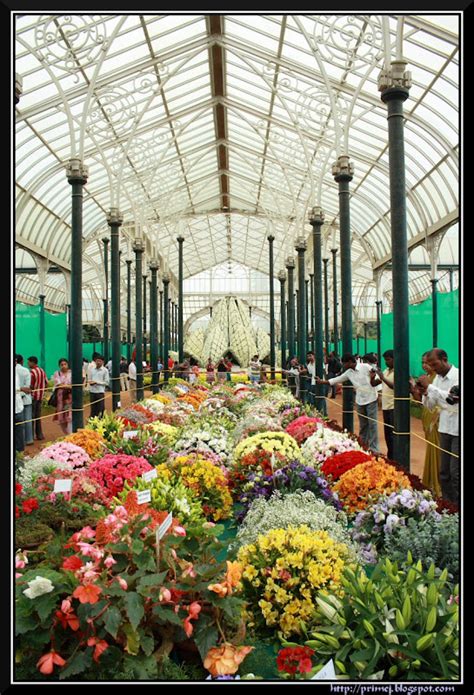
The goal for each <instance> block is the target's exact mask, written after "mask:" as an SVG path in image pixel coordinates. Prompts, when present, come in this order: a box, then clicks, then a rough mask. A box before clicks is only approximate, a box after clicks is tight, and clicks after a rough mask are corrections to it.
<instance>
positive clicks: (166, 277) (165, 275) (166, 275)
mask: <svg viewBox="0 0 474 695" xmlns="http://www.w3.org/2000/svg"><path fill="white" fill-rule="evenodd" d="M170 279H171V278H170V274H169V273H166V272H165V273H163V275H162V276H161V280H162V282H163V284H164V285H169V283H170Z"/></svg>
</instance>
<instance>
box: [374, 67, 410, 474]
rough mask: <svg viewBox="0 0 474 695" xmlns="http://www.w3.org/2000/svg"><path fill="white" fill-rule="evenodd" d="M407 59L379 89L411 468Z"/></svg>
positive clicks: (399, 383) (399, 426) (397, 444)
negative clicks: (384, 117) (385, 131)
mask: <svg viewBox="0 0 474 695" xmlns="http://www.w3.org/2000/svg"><path fill="white" fill-rule="evenodd" d="M405 67H406V62H405V61H403V60H400V61H394V62H392V64H391V69H388V70H383V71H382V73H381V74H380V78H379V91H380V92H381V99H382V101H383V102H384V104H387V120H388V152H389V169H390V223H391V230H392V288H393V350H394V353H395V365H394V369H395V373H394V397H395V408H394V432H393V451H394V459H395V461H397V462H398V463H399V464H400V465H402V466H403V467H405V468H407V469H409V468H410V400H409V398H410V392H409V378H410V349H409V322H408V306H409V302H408V244H407V225H406V184H405V147H404V131H403V124H404V115H403V102H404V101H405V100H406V99H407V98H408V89H409V87H410V85H411V79H410V78H411V76H410V73H409V72H405Z"/></svg>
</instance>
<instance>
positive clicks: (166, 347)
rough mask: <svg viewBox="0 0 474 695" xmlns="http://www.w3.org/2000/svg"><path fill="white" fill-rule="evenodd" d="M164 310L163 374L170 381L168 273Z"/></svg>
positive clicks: (165, 279)
mask: <svg viewBox="0 0 474 695" xmlns="http://www.w3.org/2000/svg"><path fill="white" fill-rule="evenodd" d="M162 280H163V308H164V320H163V372H164V375H165V381H168V379H169V369H168V353H169V335H170V313H169V312H170V302H169V299H168V288H169V284H170V276H169V275H168V273H163V276H162Z"/></svg>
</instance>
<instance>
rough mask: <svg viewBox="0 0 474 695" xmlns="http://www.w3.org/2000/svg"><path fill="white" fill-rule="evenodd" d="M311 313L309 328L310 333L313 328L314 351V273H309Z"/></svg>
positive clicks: (312, 341)
mask: <svg viewBox="0 0 474 695" xmlns="http://www.w3.org/2000/svg"><path fill="white" fill-rule="evenodd" d="M306 299H308V295H307V294H306ZM309 315H310V317H311V319H310V328H308V333H309V331H310V330H311V341H310V342H311V343H312V346H313V347H312V348H311V349H312V350H313V351H314V273H310V274H309Z"/></svg>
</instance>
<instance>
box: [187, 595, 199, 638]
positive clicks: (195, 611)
mask: <svg viewBox="0 0 474 695" xmlns="http://www.w3.org/2000/svg"><path fill="white" fill-rule="evenodd" d="M185 610H187V611H188V613H189V615H188V617H187V618H185V619H184V621H183V628H184V631H185V633H186V637H191V635H192V634H193V625H192V624H191V620H197V619H198V618H199V613H200V612H201V604H200V603H198V602H197V601H193V602H192V603H191V604H190V605H189V606H187V608H185Z"/></svg>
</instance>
